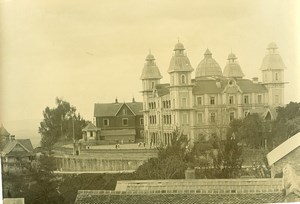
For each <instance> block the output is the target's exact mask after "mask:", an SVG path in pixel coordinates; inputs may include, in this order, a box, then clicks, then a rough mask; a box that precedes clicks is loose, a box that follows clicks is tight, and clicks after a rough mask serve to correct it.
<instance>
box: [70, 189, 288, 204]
mask: <svg viewBox="0 0 300 204" xmlns="http://www.w3.org/2000/svg"><path fill="white" fill-rule="evenodd" d="M278 202H284V196H283V194H282V193H259V194H235V193H232V194H197V193H194V194H189V193H185V192H181V193H151V194H150V193H145V194H137V193H134V192H130V193H128V194H127V193H126V192H120V191H119V192H113V191H98V192H97V191H94V192H93V193H92V192H86V193H84V192H80V191H79V192H78V194H77V198H76V201H75V204H96V203H97V204H104V203H105V204H125V203H126V204H134V203H137V204H140V203H143V204H148V203H149V204H150V203H151V204H152V203H162V204H164V203H172V204H173V203H175V204H177V203H178V204H179V203H180V204H181V203H186V204H190V203H247V204H248V203H278Z"/></svg>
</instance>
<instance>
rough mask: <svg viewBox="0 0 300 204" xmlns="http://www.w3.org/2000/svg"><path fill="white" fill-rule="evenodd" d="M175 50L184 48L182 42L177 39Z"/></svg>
mask: <svg viewBox="0 0 300 204" xmlns="http://www.w3.org/2000/svg"><path fill="white" fill-rule="evenodd" d="M176 50H185V48H184V46H183V44H182V43H181V42H179V41H178V43H177V44H176V45H175V48H174V51H176Z"/></svg>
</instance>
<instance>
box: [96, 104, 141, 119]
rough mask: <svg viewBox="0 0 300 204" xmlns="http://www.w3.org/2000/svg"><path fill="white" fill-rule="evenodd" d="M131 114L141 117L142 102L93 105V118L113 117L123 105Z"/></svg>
mask: <svg viewBox="0 0 300 204" xmlns="http://www.w3.org/2000/svg"><path fill="white" fill-rule="evenodd" d="M124 104H125V105H127V107H128V108H129V109H130V110H131V111H132V112H133V114H135V115H142V114H143V113H142V111H143V103H142V102H132V103H95V105H94V116H95V117H103V116H115V115H116V114H117V113H118V111H119V110H120V109H121V107H122V106H123V105H124Z"/></svg>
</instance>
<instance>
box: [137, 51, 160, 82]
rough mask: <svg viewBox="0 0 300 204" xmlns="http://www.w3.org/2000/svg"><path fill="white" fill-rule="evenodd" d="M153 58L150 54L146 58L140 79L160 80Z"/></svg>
mask: <svg viewBox="0 0 300 204" xmlns="http://www.w3.org/2000/svg"><path fill="white" fill-rule="evenodd" d="M154 61H155V58H154V56H153V55H152V54H151V52H150V53H149V54H148V55H147V57H146V63H145V65H144V68H143V72H142V76H141V78H140V79H142V80H144V79H161V78H162V76H161V74H160V72H159V69H158V67H157V65H156V63H155V62H154Z"/></svg>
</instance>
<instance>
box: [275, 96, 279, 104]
mask: <svg viewBox="0 0 300 204" xmlns="http://www.w3.org/2000/svg"><path fill="white" fill-rule="evenodd" d="M275 104H279V96H278V95H275Z"/></svg>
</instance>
